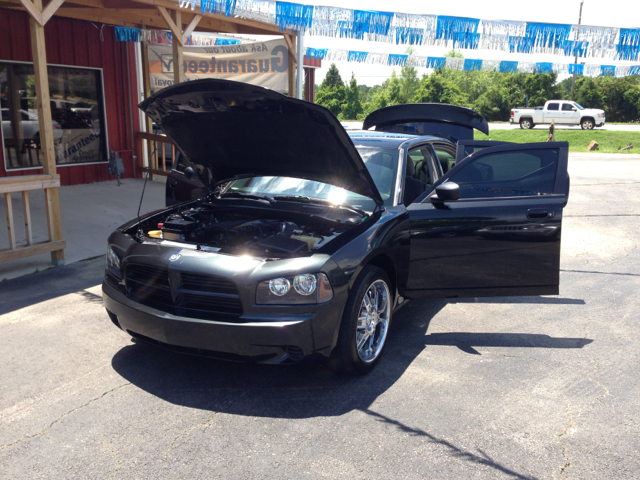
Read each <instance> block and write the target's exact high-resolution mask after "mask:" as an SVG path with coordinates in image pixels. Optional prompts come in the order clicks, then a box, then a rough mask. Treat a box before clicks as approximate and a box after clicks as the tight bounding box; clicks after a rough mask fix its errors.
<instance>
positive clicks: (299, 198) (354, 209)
mask: <svg viewBox="0 0 640 480" xmlns="http://www.w3.org/2000/svg"><path fill="white" fill-rule="evenodd" d="M273 198H274V199H275V200H284V201H287V202H300V203H315V204H320V205H327V206H329V207H336V208H344V209H347V210H351V211H352V212H355V213H357V214H358V215H360V216H361V217H366V216H367V213H366V212H365V211H364V210H360V209H359V208H357V207H352V206H351V205H343V204H340V205H337V204H335V203H332V202H330V201H329V200H325V199H324V198H316V197H307V196H305V195H274V196H273Z"/></svg>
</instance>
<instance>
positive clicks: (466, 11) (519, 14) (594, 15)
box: [254, 0, 640, 86]
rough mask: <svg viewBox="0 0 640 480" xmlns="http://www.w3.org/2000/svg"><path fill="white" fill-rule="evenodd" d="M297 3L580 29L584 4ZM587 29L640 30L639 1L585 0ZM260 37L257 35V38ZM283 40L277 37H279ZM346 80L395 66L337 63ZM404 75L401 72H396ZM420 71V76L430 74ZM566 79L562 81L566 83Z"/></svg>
mask: <svg viewBox="0 0 640 480" xmlns="http://www.w3.org/2000/svg"><path fill="white" fill-rule="evenodd" d="M296 3H304V4H308V5H312V4H313V5H324V6H334V7H342V8H353V9H361V10H375V11H383V12H389V11H392V12H398V13H418V14H432V15H450V16H457V17H471V18H480V19H485V20H517V21H530V22H544V23H563V24H577V23H578V15H579V11H580V0H535V1H517V0H508V1H507V0H444V1H432V0H420V1H416V0H394V1H393V2H390V1H388V0H387V1H383V0H366V1H363V0H317V1H309V0H296ZM582 25H593V26H603V27H619V28H640V1H639V0H584V5H583V7H582ZM254 38H255V36H254ZM273 38H277V37H273ZM304 46H305V47H313V48H329V49H332V48H333V49H342V50H358V51H364V52H376V53H398V54H403V53H405V50H406V48H407V45H395V44H387V43H382V42H365V41H362V40H353V39H345V38H330V37H311V36H309V35H306V36H305V38H304ZM413 48H414V49H415V55H420V56H443V55H444V54H445V53H447V51H449V50H450V49H448V48H442V47H427V46H413ZM462 54H463V55H464V57H465V58H478V59H483V60H484V59H487V60H512V61H524V62H554V63H573V58H572V57H564V56H556V55H531V54H529V55H527V54H517V53H513V54H511V53H505V52H496V51H490V50H462ZM578 61H579V62H582V61H584V62H586V63H593V64H601V63H604V64H616V65H624V64H629V62H612V61H610V60H606V59H597V58H592V59H586V60H585V59H579V60H578ZM336 65H337V67H338V69H339V70H340V74H341V76H342V79H343V80H345V81H347V80H349V79H350V78H351V74H352V73H353V74H354V75H355V77H356V79H357V81H358V83H359V84H366V85H371V86H373V85H379V84H381V83H382V82H383V81H384V80H385V79H387V78H389V77H390V76H391V73H392V71H393V70H394V67H386V66H380V65H369V64H359V63H354V62H351V63H347V62H337V63H336ZM330 66H331V64H330V63H328V62H326V61H323V62H322V68H320V69H318V70H317V71H316V83H317V84H320V83H321V82H322V80H323V79H324V76H325V75H326V72H327V70H328V68H329V67H330ZM395 70H396V72H397V73H400V67H395ZM428 72H429V71H428V70H426V69H418V75H419V76H421V75H422V74H423V73H428ZM560 80H562V78H560Z"/></svg>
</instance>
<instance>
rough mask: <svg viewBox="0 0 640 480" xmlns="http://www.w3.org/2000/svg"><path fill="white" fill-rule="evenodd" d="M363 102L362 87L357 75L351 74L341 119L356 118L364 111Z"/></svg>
mask: <svg viewBox="0 0 640 480" xmlns="http://www.w3.org/2000/svg"><path fill="white" fill-rule="evenodd" d="M362 111H363V110H362V104H361V103H360V89H359V88H358V82H357V81H356V77H355V76H354V75H353V73H352V74H351V82H350V83H349V88H348V89H347V94H346V102H345V104H344V105H342V113H341V114H340V119H341V120H356V119H357V118H358V115H359V114H361V113H362Z"/></svg>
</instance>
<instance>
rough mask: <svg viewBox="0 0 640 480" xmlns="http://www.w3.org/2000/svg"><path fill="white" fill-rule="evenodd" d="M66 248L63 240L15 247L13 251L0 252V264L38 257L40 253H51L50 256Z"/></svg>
mask: <svg viewBox="0 0 640 480" xmlns="http://www.w3.org/2000/svg"><path fill="white" fill-rule="evenodd" d="M65 248H67V242H65V241H64V240H58V241H55V242H40V243H35V244H33V245H29V246H26V247H17V248H16V249H14V250H7V249H5V250H0V263H1V262H8V261H9V260H17V259H18V258H24V257H30V256H31V255H40V254H41V253H47V252H51V255H52V256H53V254H54V253H55V252H56V251H60V252H62V251H64V249H65Z"/></svg>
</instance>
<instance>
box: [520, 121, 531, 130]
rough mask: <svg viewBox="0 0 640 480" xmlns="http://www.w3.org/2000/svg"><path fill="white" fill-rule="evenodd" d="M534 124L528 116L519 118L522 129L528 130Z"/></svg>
mask: <svg viewBox="0 0 640 480" xmlns="http://www.w3.org/2000/svg"><path fill="white" fill-rule="evenodd" d="M534 126H535V125H534V124H533V122H532V121H531V119H530V118H523V119H522V120H520V128H522V129H523V130H530V129H532V128H533V127H534Z"/></svg>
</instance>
